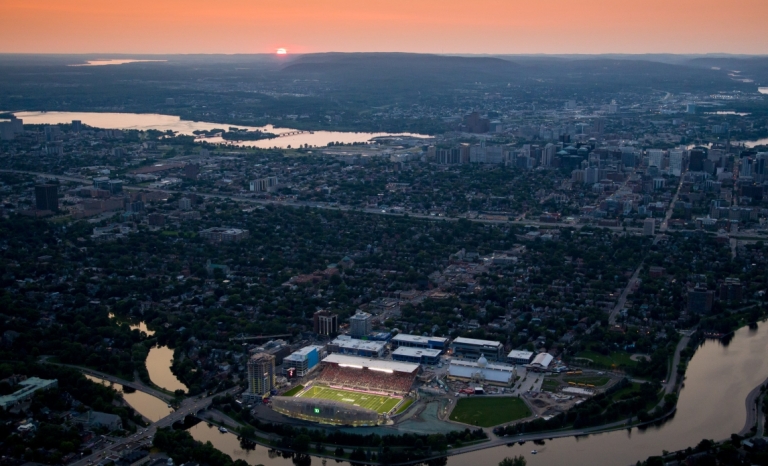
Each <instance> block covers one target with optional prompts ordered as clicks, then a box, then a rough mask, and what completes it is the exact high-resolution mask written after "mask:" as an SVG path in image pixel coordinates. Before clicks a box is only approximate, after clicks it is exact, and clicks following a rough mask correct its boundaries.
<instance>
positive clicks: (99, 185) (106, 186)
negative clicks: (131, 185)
mask: <svg viewBox="0 0 768 466" xmlns="http://www.w3.org/2000/svg"><path fill="white" fill-rule="evenodd" d="M93 187H94V188H96V189H103V190H105V191H109V192H110V193H111V194H118V193H121V192H123V181H122V180H110V179H109V177H106V176H100V177H96V178H94V179H93Z"/></svg>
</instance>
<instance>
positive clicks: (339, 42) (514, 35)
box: [0, 0, 768, 54]
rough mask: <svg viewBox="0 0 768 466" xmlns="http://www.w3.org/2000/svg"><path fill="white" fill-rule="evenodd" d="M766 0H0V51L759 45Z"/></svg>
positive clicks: (741, 49)
mask: <svg viewBox="0 0 768 466" xmlns="http://www.w3.org/2000/svg"><path fill="white" fill-rule="evenodd" d="M766 19H768V0H730V1H724V0H474V1H467V0H460V1H459V0H386V1H384V0H294V1H280V0H215V1H213V0H122V1H116V0H2V1H0V53H20V52H30V53H110V52H111V53H146V54H152V53H271V52H274V51H275V50H276V49H277V48H278V47H285V48H287V49H288V52H289V53H302V52H326V51H340V52H353V51H403V52H435V53H611V52H617V53H648V52H670V53H707V52H729V53H749V54H766V53H768V32H766V28H765V23H766Z"/></svg>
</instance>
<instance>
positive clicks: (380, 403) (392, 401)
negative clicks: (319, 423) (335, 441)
mask: <svg viewBox="0 0 768 466" xmlns="http://www.w3.org/2000/svg"><path fill="white" fill-rule="evenodd" d="M299 396H300V397H302V398H320V399H323V400H333V401H338V402H341V403H347V404H350V405H354V406H360V407H361V408H368V409H372V410H374V411H376V412H378V413H379V414H383V413H386V412H389V410H391V409H392V408H394V407H395V406H397V404H398V403H400V399H399V398H391V397H388V396H381V395H371V394H369V393H358V392H348V391H345V390H336V389H335V388H328V387H318V386H314V387H311V388H310V389H309V390H307V391H306V392H304V393H302V394H301V395H299Z"/></svg>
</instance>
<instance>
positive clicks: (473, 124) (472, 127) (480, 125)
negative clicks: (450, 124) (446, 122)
mask: <svg viewBox="0 0 768 466" xmlns="http://www.w3.org/2000/svg"><path fill="white" fill-rule="evenodd" d="M464 125H465V126H466V127H467V132H469V133H487V132H488V131H490V129H491V120H489V119H487V118H482V117H480V114H479V113H477V112H472V113H470V114H469V115H467V116H465V117H464Z"/></svg>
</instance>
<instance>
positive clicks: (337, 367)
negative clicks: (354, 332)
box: [272, 354, 419, 426]
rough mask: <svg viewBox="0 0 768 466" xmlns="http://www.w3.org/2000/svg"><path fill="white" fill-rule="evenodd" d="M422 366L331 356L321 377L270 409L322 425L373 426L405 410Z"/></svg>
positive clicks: (274, 401) (279, 399)
mask: <svg viewBox="0 0 768 466" xmlns="http://www.w3.org/2000/svg"><path fill="white" fill-rule="evenodd" d="M418 371H419V365H418V364H410V363H403V362H395V361H381V360H377V359H368V358H361V357H357V356H346V355H342V354H331V355H330V356H328V357H326V358H325V359H323V361H322V372H321V373H320V375H318V377H317V378H316V379H315V380H314V381H313V382H312V383H310V384H308V385H307V386H306V387H304V388H303V389H302V390H301V391H300V392H298V393H296V394H295V395H294V396H290V397H288V396H276V397H273V398H272V409H274V410H275V411H277V412H279V413H281V414H284V415H286V416H289V417H293V418H297V419H303V420H306V421H312V422H317V423H320V424H331V425H348V426H375V425H379V424H383V423H385V422H386V421H387V420H388V419H389V417H390V416H392V415H393V414H395V413H397V412H398V411H399V410H400V409H403V408H405V407H407V405H408V402H407V401H406V398H405V396H406V395H407V394H408V392H410V390H411V387H412V386H413V384H414V382H415V380H416V376H417V375H418Z"/></svg>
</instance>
